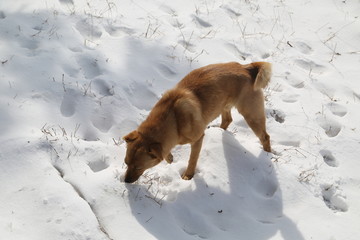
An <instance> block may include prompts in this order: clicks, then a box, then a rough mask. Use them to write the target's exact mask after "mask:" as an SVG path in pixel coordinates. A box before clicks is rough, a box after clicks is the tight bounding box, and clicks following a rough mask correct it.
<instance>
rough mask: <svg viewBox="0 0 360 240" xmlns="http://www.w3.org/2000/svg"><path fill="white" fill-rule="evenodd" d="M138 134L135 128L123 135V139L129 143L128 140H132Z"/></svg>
mask: <svg viewBox="0 0 360 240" xmlns="http://www.w3.org/2000/svg"><path fill="white" fill-rule="evenodd" d="M138 136H139V133H138V132H137V131H136V130H134V131H132V132H131V133H129V134H128V135H126V136H124V137H123V139H124V140H125V142H127V143H129V142H133V141H134V140H135V139H136V138H138Z"/></svg>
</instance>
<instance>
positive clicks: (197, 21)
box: [193, 15, 212, 28]
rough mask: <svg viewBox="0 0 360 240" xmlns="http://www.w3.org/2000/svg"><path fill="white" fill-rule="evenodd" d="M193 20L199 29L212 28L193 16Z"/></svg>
mask: <svg viewBox="0 0 360 240" xmlns="http://www.w3.org/2000/svg"><path fill="white" fill-rule="evenodd" d="M193 18H194V20H195V23H196V25H197V26H199V27H204V28H208V27H212V25H211V24H210V23H208V22H206V21H204V20H202V19H201V18H199V17H198V16H195V15H193Z"/></svg>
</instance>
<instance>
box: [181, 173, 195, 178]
mask: <svg viewBox="0 0 360 240" xmlns="http://www.w3.org/2000/svg"><path fill="white" fill-rule="evenodd" d="M193 176H194V174H186V173H183V175H181V178H182V179H184V180H191V179H192V178H193Z"/></svg>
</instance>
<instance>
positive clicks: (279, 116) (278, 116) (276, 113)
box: [267, 109, 285, 123]
mask: <svg viewBox="0 0 360 240" xmlns="http://www.w3.org/2000/svg"><path fill="white" fill-rule="evenodd" d="M267 115H270V116H271V117H272V118H274V119H275V121H277V122H278V123H284V122H285V113H283V112H282V111H280V110H276V109H271V110H267Z"/></svg>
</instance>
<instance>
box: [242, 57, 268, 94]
mask: <svg viewBox="0 0 360 240" xmlns="http://www.w3.org/2000/svg"><path fill="white" fill-rule="evenodd" d="M245 68H246V69H247V70H248V71H249V73H250V75H251V77H252V79H253V81H254V91H257V90H260V89H261V88H265V87H266V86H267V85H268V83H269V81H270V78H271V63H268V62H254V63H250V64H248V65H247V66H246V67H245Z"/></svg>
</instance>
